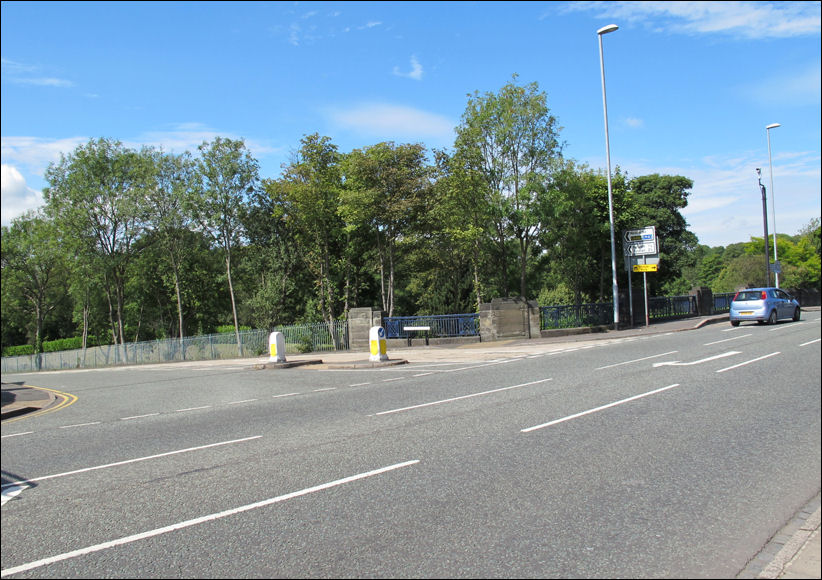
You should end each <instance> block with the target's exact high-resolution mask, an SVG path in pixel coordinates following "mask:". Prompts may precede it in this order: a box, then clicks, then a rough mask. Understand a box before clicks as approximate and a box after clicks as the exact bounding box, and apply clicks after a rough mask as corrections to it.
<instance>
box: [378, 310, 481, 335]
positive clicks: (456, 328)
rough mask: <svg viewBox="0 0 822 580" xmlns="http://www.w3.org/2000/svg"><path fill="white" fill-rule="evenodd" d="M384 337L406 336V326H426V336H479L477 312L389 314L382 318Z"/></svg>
mask: <svg viewBox="0 0 822 580" xmlns="http://www.w3.org/2000/svg"><path fill="white" fill-rule="evenodd" d="M383 324H384V325H385V336H386V338H408V335H409V333H408V332H407V331H405V330H403V328H405V327H407V326H428V327H430V328H431V330H430V331H429V332H428V336H430V337H432V338H434V337H452V336H479V314H478V313H471V314H432V315H423V316H389V317H386V318H384V319H383Z"/></svg>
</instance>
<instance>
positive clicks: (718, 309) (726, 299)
mask: <svg viewBox="0 0 822 580" xmlns="http://www.w3.org/2000/svg"><path fill="white" fill-rule="evenodd" d="M735 294H736V292H724V293H721V294H714V295H713V296H714V314H721V313H722V312H730V311H731V301H732V300H733V299H734V295H735Z"/></svg>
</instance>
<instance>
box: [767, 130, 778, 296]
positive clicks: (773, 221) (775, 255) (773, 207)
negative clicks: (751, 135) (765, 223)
mask: <svg viewBox="0 0 822 580" xmlns="http://www.w3.org/2000/svg"><path fill="white" fill-rule="evenodd" d="M777 127H781V125H780V124H779V123H772V124H770V125H768V126H767V127H765V133H767V134H768V165H769V166H770V168H771V225H773V263H774V272H773V277H774V283H775V285H776V287H777V288H779V268H778V267H777V265H778V263H779V254H778V253H777V251H776V199H775V198H774V195H773V162H772V161H771V129H776V128H777ZM765 245H766V246H767V245H768V240H767V239H766V240H765Z"/></svg>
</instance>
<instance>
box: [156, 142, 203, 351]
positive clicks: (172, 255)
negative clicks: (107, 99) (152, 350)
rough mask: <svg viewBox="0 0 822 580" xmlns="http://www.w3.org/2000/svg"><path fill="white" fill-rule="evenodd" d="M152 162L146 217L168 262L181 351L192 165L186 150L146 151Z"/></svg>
mask: <svg viewBox="0 0 822 580" xmlns="http://www.w3.org/2000/svg"><path fill="white" fill-rule="evenodd" d="M149 155H150V157H151V160H152V162H153V178H154V179H153V183H152V185H153V187H151V188H150V189H149V193H148V198H149V202H150V203H149V207H150V209H149V216H148V217H149V220H150V222H151V224H152V226H153V230H154V235H155V236H156V238H157V243H158V244H159V247H160V252H159V253H158V257H159V258H160V259H161V260H163V261H167V263H168V265H169V267H170V272H171V284H172V285H173V290H174V297H175V300H176V303H177V336H178V338H179V339H180V352H182V353H184V352H185V350H184V347H183V345H184V343H183V338H184V337H185V326H184V324H183V292H182V284H181V276H182V271H183V264H184V263H185V260H186V256H187V254H188V253H189V251H190V249H191V248H192V246H191V244H190V243H188V241H189V240H188V239H187V238H188V233H189V229H190V226H191V218H190V216H189V214H188V213H187V212H186V199H187V197H188V195H189V194H190V192H191V189H192V182H193V178H194V164H193V162H192V160H191V156H190V155H189V154H188V153H187V152H186V153H184V154H182V155H169V154H166V153H163V152H162V151H157V150H152V151H150V152H149Z"/></svg>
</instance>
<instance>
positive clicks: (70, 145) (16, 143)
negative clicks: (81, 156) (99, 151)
mask: <svg viewBox="0 0 822 580" xmlns="http://www.w3.org/2000/svg"><path fill="white" fill-rule="evenodd" d="M87 141H88V137H69V138H67V139H54V140H49V139H42V138H39V137H3V138H2V141H0V150H1V151H2V158H3V163H4V164H6V163H9V164H11V163H13V164H14V165H15V166H18V167H21V168H23V172H24V173H26V174H32V173H33V174H37V175H41V176H42V175H43V173H44V172H45V170H46V167H48V165H49V163H57V162H59V161H60V155H61V154H68V153H71V152H72V151H74V149H76V148H77V146H78V145H80V144H82V143H86V142H87Z"/></svg>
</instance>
